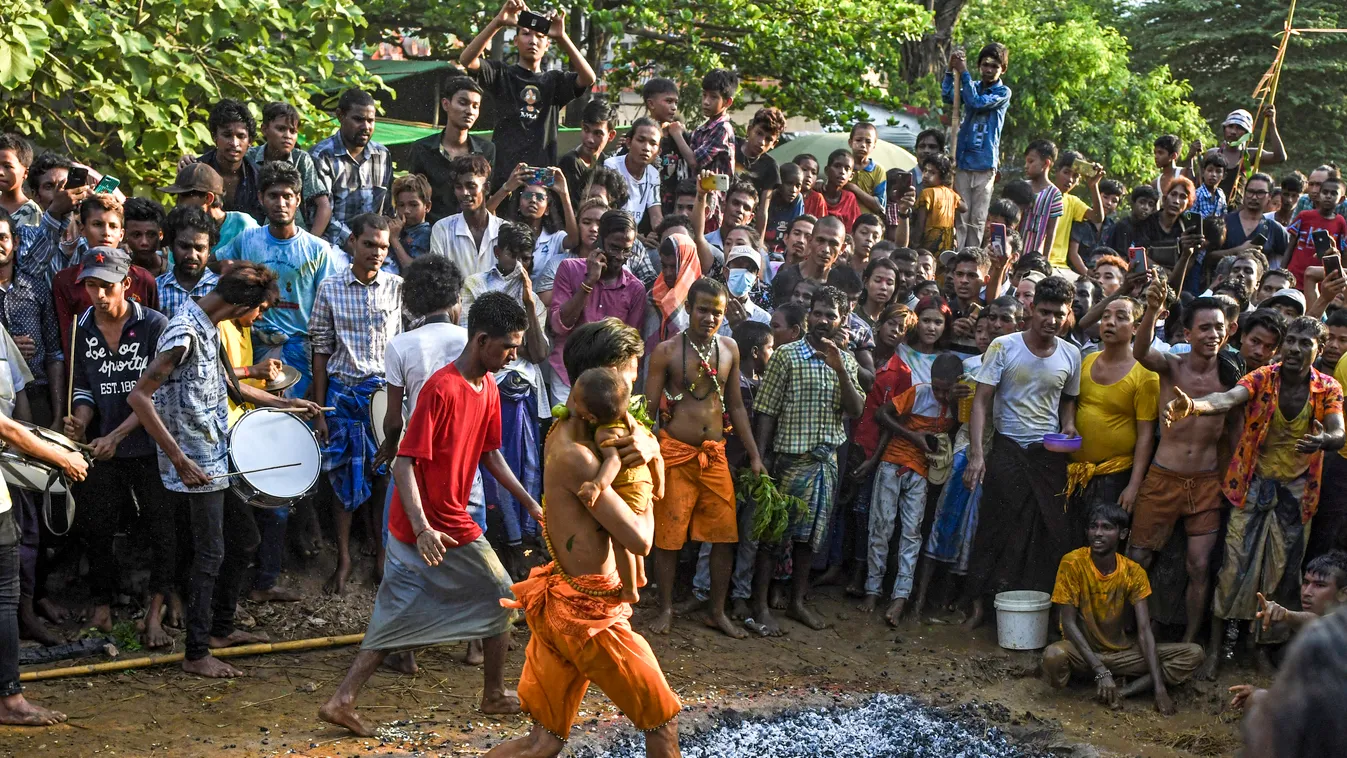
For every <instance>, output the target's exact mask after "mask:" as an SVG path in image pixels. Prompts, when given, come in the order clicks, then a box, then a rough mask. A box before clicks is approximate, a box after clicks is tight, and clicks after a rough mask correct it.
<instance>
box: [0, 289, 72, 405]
mask: <svg viewBox="0 0 1347 758" xmlns="http://www.w3.org/2000/svg"><path fill="white" fill-rule="evenodd" d="M0 324H4V327H5V329H6V330H7V331H8V332H9V333H10V334H11V335H13V336H15V337H18V336H20V335H27V336H28V337H31V338H32V339H33V345H34V346H35V348H36V351H37V352H36V353H34V354H33V357H32V358H31V359H29V360H28V361H27V363H28V370H29V371H30V372H32V374H33V381H32V383H31V384H42V383H43V382H46V381H47V364H48V363H51V362H53V361H63V360H65V354H64V353H62V352H61V331H60V329H58V328H57V326H56V308H55V306H54V305H53V303H52V299H51V287H49V286H47V282H46V280H44V279H40V278H38V277H35V276H32V275H31V274H27V273H25V272H23V271H18V270H16V271H15V272H14V278H13V280H11V281H10V283H9V287H8V288H0ZM30 386H31V385H30Z"/></svg>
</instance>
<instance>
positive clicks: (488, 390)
mask: <svg viewBox="0 0 1347 758" xmlns="http://www.w3.org/2000/svg"><path fill="white" fill-rule="evenodd" d="M499 447H500V391H499V390H497V389H496V381H495V379H494V378H492V376H491V374H487V375H486V376H485V377H483V379H482V388H481V389H476V388H474V387H473V386H472V385H471V384H468V381H467V380H466V379H464V378H463V375H462V374H460V373H458V366H455V365H454V364H453V363H450V364H449V365H448V366H445V367H444V368H442V369H440V370H439V371H436V372H435V373H434V374H431V376H430V378H429V379H427V380H426V383H425V386H423V387H422V388H421V394H420V395H419V396H417V399H416V408H415V409H414V410H413V411H412V417H411V418H410V419H408V420H407V433H406V436H404V437H403V438H402V446H401V447H399V448H398V455H400V456H406V457H408V458H415V459H416V463H415V467H416V484H417V487H419V488H420V491H421V507H422V508H423V509H424V510H425V513H426V521H427V522H429V523H430V527H431V528H432V529H434V530H436V531H440V532H444V533H445V534H447V535H449V536H450V537H452V538H453V539H454V540H455V541H456V542H458V544H459V545H466V544H468V543H470V542H472V541H473V540H475V539H477V538H478V537H480V536H482V530H481V528H479V527H478V526H477V522H475V521H473V520H472V516H471V515H469V514H468V495H469V494H470V493H471V492H472V478H473V475H474V474H476V472H477V462H478V460H480V459H481V457H482V453H488V452H491V451H492V450H495V449H497V448H499ZM401 494H402V493H401V492H397V493H395V494H394V495H393V506H392V509H393V510H392V512H391V513H389V514H388V531H389V532H390V533H392V535H393V536H394V537H396V538H397V539H398V540H399V541H400V542H404V543H406V544H408V545H414V544H416V532H414V531H412V526H411V523H410V522H409V521H408V520H407V513H406V512H405V511H403V510H402V499H401Z"/></svg>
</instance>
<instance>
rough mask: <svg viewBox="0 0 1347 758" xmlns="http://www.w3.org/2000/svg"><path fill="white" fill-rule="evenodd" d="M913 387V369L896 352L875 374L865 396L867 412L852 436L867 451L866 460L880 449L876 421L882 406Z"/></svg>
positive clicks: (862, 415) (857, 423)
mask: <svg viewBox="0 0 1347 758" xmlns="http://www.w3.org/2000/svg"><path fill="white" fill-rule="evenodd" d="M911 386H912V369H911V368H908V365H907V364H906V363H904V362H903V359H902V358H899V357H898V353H896V352H895V353H894V354H893V357H892V358H890V359H889V362H888V363H886V364H884V365H883V366H880V367H879V370H878V371H876V372H875V383H874V384H872V385H870V391H869V392H868V393H866V395H865V410H863V411H861V418H860V420H859V421H857V422H856V425H855V427H854V428H853V429H852V435H851V439H852V441H853V442H855V443H856V444H857V445H860V446H861V449H863V450H865V457H866V458H869V457H870V456H872V455H874V454H875V448H877V447H879V421H878V420H876V419H875V414H876V413H877V412H878V411H879V408H880V406H883V405H888V404H889V402H890V401H891V400H893V398H895V397H897V396H898V395H901V394H903V392H904V391H906V390H907V388H908V387H911Z"/></svg>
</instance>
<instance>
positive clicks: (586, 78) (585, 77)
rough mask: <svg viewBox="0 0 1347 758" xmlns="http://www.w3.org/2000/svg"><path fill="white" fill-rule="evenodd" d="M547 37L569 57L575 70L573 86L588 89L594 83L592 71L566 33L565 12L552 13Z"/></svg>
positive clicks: (582, 54)
mask: <svg viewBox="0 0 1347 758" xmlns="http://www.w3.org/2000/svg"><path fill="white" fill-rule="evenodd" d="M547 36H549V37H551V38H552V39H553V40H555V41H556V42H557V43H558V44H560V45H561V49H563V50H565V51H566V55H568V56H570V59H571V67H572V68H574V69H575V73H576V77H575V84H576V86H577V87H588V86H590V85H591V84H593V83H594V82H595V81H596V77H595V76H594V69H593V68H592V67H591V66H590V65H589V61H588V60H586V59H585V54H584V53H582V52H580V48H578V47H576V46H575V42H574V41H573V40H572V39H571V37H570V35H569V34H567V33H566V11H563V10H558V11H554V12H553V13H552V28H551V29H548V30H547Z"/></svg>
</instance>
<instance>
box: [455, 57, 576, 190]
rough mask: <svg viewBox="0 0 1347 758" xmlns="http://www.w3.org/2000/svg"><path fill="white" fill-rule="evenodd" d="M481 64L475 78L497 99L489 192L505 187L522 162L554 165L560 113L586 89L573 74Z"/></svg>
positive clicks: (532, 164) (503, 64) (495, 63)
mask: <svg viewBox="0 0 1347 758" xmlns="http://www.w3.org/2000/svg"><path fill="white" fill-rule="evenodd" d="M481 64H482V65H481V67H480V68H478V69H477V71H476V72H475V75H476V77H477V79H478V81H480V82H481V84H482V89H484V90H486V91H487V93H489V94H490V95H491V96H492V97H494V98H495V99H496V103H497V107H498V108H499V113H500V117H499V118H498V119H497V120H496V128H495V129H494V130H493V131H492V133H491V141H492V142H494V143H495V145H496V163H495V165H494V166H493V167H492V171H491V187H492V188H493V189H494V188H497V187H499V186H500V185H502V184H504V183H505V180H506V179H508V178H510V172H511V171H514V167H515V166H516V165H518V164H520V163H527V164H528V165H530V166H540V167H541V166H555V165H557V124H558V122H559V121H560V119H561V108H562V107H563V106H565V105H566V103H569V102H570V101H572V100H574V99H575V98H577V97H579V96H580V95H582V94H584V93H585V92H586V91H588V90H589V87H581V86H579V85H577V84H576V80H577V79H579V77H580V75H579V74H577V73H576V72H574V71H539V72H537V73H534V72H532V71H529V70H528V69H526V68H524V67H523V66H520V65H518V64H515V63H508V64H507V63H503V62H501V61H493V60H484V61H482V62H481Z"/></svg>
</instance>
